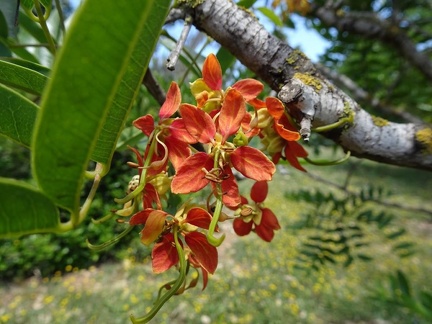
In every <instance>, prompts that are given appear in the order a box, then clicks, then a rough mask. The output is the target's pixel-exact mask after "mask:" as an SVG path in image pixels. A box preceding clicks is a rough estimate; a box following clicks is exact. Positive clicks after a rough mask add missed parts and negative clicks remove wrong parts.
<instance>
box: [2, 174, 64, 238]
mask: <svg viewBox="0 0 432 324" xmlns="http://www.w3.org/2000/svg"><path fill="white" fill-rule="evenodd" d="M0 197H1V200H2V202H1V204H0V238H8V239H10V238H16V237H19V236H22V235H26V234H32V233H42V232H45V233H47V232H62V231H63V225H62V224H61V223H60V221H59V212H58V209H57V208H56V206H55V205H54V203H53V202H52V201H51V200H50V199H49V198H48V197H46V196H45V195H44V194H43V193H41V192H39V191H38V190H37V189H36V188H34V187H32V186H30V185H28V184H26V183H23V182H21V181H17V180H13V179H5V178H0Z"/></svg>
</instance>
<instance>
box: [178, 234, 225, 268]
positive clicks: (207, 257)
mask: <svg viewBox="0 0 432 324" xmlns="http://www.w3.org/2000/svg"><path fill="white" fill-rule="evenodd" d="M185 241H186V243H187V245H188V246H189V248H190V249H191V251H192V253H193V254H194V256H195V258H196V259H197V260H198V262H199V263H200V264H201V266H202V267H203V268H204V269H205V270H207V271H208V272H210V273H211V274H213V273H214V272H215V270H216V267H217V264H218V252H217V249H216V247H214V246H213V245H211V244H210V243H209V242H208V241H207V238H206V236H205V235H204V234H202V233H198V232H191V233H188V234H187V235H185Z"/></svg>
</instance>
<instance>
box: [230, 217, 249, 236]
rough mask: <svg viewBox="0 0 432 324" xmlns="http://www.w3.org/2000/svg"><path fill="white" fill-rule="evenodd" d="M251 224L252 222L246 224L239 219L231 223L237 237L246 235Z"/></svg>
mask: <svg viewBox="0 0 432 324" xmlns="http://www.w3.org/2000/svg"><path fill="white" fill-rule="evenodd" d="M252 224H253V222H252V221H250V222H247V223H246V222H243V220H242V219H241V218H240V217H239V218H236V219H234V221H233V228H234V232H236V234H237V235H238V236H245V235H248V234H249V233H250V232H251V230H252Z"/></svg>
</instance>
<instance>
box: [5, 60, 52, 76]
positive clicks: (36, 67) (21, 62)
mask: <svg viewBox="0 0 432 324" xmlns="http://www.w3.org/2000/svg"><path fill="white" fill-rule="evenodd" d="M0 60H2V61H5V62H9V63H12V64H15V65H19V66H22V67H25V68H27V69H30V70H33V71H35V72H38V73H41V74H43V75H45V76H48V75H49V74H50V72H51V70H50V69H49V68H47V67H45V66H43V65H40V64H37V63H34V62H31V61H26V60H23V59H20V58H17V57H0Z"/></svg>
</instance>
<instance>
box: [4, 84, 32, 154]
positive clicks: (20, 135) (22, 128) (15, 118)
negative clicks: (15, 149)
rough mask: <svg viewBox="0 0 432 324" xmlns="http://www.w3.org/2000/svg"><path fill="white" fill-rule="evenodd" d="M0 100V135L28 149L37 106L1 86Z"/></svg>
mask: <svg viewBox="0 0 432 324" xmlns="http://www.w3.org/2000/svg"><path fill="white" fill-rule="evenodd" d="M0 98H1V100H0V134H2V135H4V136H6V137H9V138H10V139H12V140H14V141H16V142H18V143H19V144H21V145H24V146H27V147H30V144H31V137H32V132H33V127H34V124H35V120H36V116H37V113H38V111H39V108H38V106H37V105H36V104H34V103H33V102H31V101H30V100H28V99H27V98H25V97H23V96H22V95H20V94H19V93H18V92H15V91H14V90H12V89H9V88H8V87H5V86H3V85H1V84H0Z"/></svg>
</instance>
